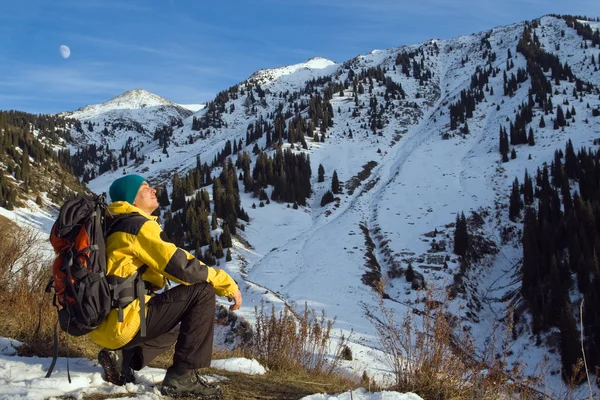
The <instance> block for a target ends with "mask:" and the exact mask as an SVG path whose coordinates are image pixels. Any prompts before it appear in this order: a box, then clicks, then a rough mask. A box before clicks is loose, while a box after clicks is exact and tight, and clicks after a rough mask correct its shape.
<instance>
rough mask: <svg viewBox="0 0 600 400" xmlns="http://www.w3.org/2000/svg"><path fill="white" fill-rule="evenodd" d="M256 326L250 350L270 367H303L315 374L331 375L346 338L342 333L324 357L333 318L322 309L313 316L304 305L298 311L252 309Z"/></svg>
mask: <svg viewBox="0 0 600 400" xmlns="http://www.w3.org/2000/svg"><path fill="white" fill-rule="evenodd" d="M254 312H255V315H256V328H255V333H254V340H253V341H252V348H251V349H250V352H251V354H252V356H254V357H256V358H257V359H258V360H259V361H261V362H262V363H263V364H264V365H266V366H267V367H268V368H270V369H272V370H277V371H285V370H293V369H296V368H299V367H301V368H303V369H306V370H308V371H310V372H311V373H315V374H331V373H333V372H334V370H335V368H336V367H337V365H338V363H339V361H340V359H341V357H340V354H341V351H342V348H343V347H344V346H345V345H346V342H347V338H345V337H344V336H342V337H341V338H340V339H339V341H338V345H337V349H336V351H335V354H334V357H333V359H328V357H327V356H328V348H329V342H330V340H331V329H332V327H333V324H334V323H335V319H334V320H328V319H327V318H326V315H325V312H324V311H323V312H322V313H321V315H320V316H319V315H317V312H316V311H314V310H309V308H308V305H306V304H305V306H304V311H303V313H302V314H296V313H294V312H292V311H290V310H289V309H287V308H286V309H285V310H284V311H280V312H279V313H276V312H275V307H273V306H272V307H271V311H270V312H268V310H265V305H264V302H263V303H261V306H260V309H259V308H258V307H255V308H254Z"/></svg>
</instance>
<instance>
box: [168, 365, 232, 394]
mask: <svg viewBox="0 0 600 400" xmlns="http://www.w3.org/2000/svg"><path fill="white" fill-rule="evenodd" d="M160 392H161V393H162V394H163V395H164V396H171V397H195V398H197V399H203V400H221V399H222V398H223V392H222V391H221V387H219V385H213V384H210V383H208V382H207V381H206V379H205V378H204V377H203V376H202V375H200V374H199V373H198V371H196V370H195V369H184V370H182V369H177V368H175V367H169V369H167V374H166V375H165V379H164V380H163V384H162V389H161V390H160Z"/></svg>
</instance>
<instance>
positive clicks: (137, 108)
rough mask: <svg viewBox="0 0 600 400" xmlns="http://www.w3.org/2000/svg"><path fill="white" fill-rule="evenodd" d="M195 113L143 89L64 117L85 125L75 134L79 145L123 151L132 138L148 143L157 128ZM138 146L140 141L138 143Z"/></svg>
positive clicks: (66, 113)
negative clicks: (98, 146) (74, 119)
mask: <svg viewBox="0 0 600 400" xmlns="http://www.w3.org/2000/svg"><path fill="white" fill-rule="evenodd" d="M192 113H193V112H192V111H191V110H189V109H187V108H184V107H182V106H180V105H178V104H175V103H173V102H171V101H169V100H166V99H164V98H162V97H160V96H157V95H156V94H154V93H150V92H148V91H146V90H143V89H134V90H129V91H127V92H125V93H123V94H121V95H119V96H117V97H114V98H112V99H110V100H108V101H107V102H105V103H102V104H95V105H90V106H86V107H83V108H80V109H78V110H76V111H73V112H65V113H62V114H61V115H64V116H66V117H71V118H76V119H78V120H79V121H81V122H82V128H81V129H80V130H76V129H73V130H72V132H71V133H72V135H73V136H74V138H75V139H76V141H77V142H78V144H79V145H81V144H82V143H83V144H90V143H95V144H98V145H99V144H102V145H106V144H108V146H109V147H110V148H115V149H119V148H121V147H122V146H123V145H124V143H125V142H126V141H127V140H128V139H129V138H130V137H131V138H133V139H137V140H141V141H142V142H147V141H150V140H151V139H152V135H153V134H154V132H155V130H156V129H157V128H162V127H164V126H174V125H177V123H178V122H180V121H182V120H183V119H185V118H187V117H189V116H190V115H192ZM135 144H137V141H136V142H135V143H134V146H135Z"/></svg>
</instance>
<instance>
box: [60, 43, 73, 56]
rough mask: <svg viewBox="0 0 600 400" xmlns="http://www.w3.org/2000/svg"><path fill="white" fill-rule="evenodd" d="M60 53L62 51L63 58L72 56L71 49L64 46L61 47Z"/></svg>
mask: <svg viewBox="0 0 600 400" xmlns="http://www.w3.org/2000/svg"><path fill="white" fill-rule="evenodd" d="M58 51H60V55H61V56H62V58H69V56H70V55H71V49H69V46H65V45H64V44H61V45H60V48H59V50H58Z"/></svg>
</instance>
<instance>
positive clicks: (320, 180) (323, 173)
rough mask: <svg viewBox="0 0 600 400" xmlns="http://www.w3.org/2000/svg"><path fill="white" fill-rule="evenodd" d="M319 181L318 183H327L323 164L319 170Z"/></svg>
mask: <svg viewBox="0 0 600 400" xmlns="http://www.w3.org/2000/svg"><path fill="white" fill-rule="evenodd" d="M318 174H319V175H318V179H317V182H324V181H325V168H323V164H319V170H318Z"/></svg>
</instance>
